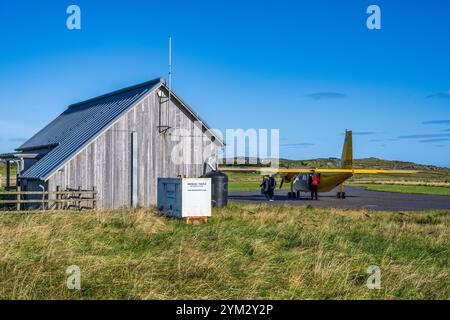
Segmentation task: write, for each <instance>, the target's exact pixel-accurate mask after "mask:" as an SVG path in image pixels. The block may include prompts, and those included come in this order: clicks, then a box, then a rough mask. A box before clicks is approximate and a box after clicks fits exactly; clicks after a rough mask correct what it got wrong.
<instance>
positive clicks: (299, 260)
mask: <svg viewBox="0 0 450 320" xmlns="http://www.w3.org/2000/svg"><path fill="white" fill-rule="evenodd" d="M0 234H1V237H0V298H2V299H88V298H93V299H113V298H120V299H181V298H184V299H262V298H273V299H310V298H317V299H371V298H373V299H413V298H418V299H450V293H449V290H448V288H449V286H450V283H449V282H450V269H449V264H450V212H417V213H408V212H407V213H381V212H372V211H346V210H335V209H333V210H331V209H327V210H323V209H314V208H308V207H281V206H280V207H279V206H276V207H269V206H261V205H258V206H257V205H241V204H235V203H231V204H230V206H229V208H227V209H222V210H214V212H213V217H212V218H211V219H210V220H209V222H208V223H206V224H202V225H195V226H192V225H186V224H184V223H183V222H181V221H178V220H173V219H166V218H162V217H158V216H156V215H155V213H154V211H153V210H143V209H141V210H138V211H134V212H129V211H123V212H119V211H117V212H90V211H84V212H52V213H49V212H35V213H0ZM70 265H77V266H79V267H80V269H81V290H80V291H69V290H68V289H67V288H66V277H67V276H66V268H67V267H68V266H70ZM369 265H378V266H379V267H380V268H381V287H382V289H380V290H369V289H368V288H367V287H366V281H367V278H368V276H369V275H368V274H367V273H366V270H367V267H368V266H369Z"/></svg>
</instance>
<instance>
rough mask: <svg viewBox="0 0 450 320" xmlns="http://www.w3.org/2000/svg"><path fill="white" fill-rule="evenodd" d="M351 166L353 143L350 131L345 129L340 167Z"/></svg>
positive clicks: (349, 167) (347, 167) (346, 167)
mask: <svg viewBox="0 0 450 320" xmlns="http://www.w3.org/2000/svg"><path fill="white" fill-rule="evenodd" d="M352 167H353V143H352V131H350V130H345V141H344V147H343V149H342V157H341V168H342V169H351V168H352Z"/></svg>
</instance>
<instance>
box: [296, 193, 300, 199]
mask: <svg viewBox="0 0 450 320" xmlns="http://www.w3.org/2000/svg"><path fill="white" fill-rule="evenodd" d="M297 199H300V191H297Z"/></svg>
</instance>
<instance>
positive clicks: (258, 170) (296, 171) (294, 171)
mask: <svg viewBox="0 0 450 320" xmlns="http://www.w3.org/2000/svg"><path fill="white" fill-rule="evenodd" d="M220 171H229V172H255V173H265V174H276V173H291V174H299V173H313V172H318V173H352V174H416V173H419V171H416V170H384V169H322V168H317V169H307V168H303V169H302V168H300V169H284V168H278V169H277V168H269V167H268V168H236V167H230V168H227V167H221V168H220Z"/></svg>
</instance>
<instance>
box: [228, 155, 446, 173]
mask: <svg viewBox="0 0 450 320" xmlns="http://www.w3.org/2000/svg"><path fill="white" fill-rule="evenodd" d="M238 160H239V162H240V163H242V164H237V163H238ZM270 161H271V160H270V159H264V160H261V159H259V158H249V157H245V158H244V157H239V158H234V159H232V158H227V159H223V166H230V165H231V166H261V167H264V166H270ZM233 163H234V164H233ZM353 163H354V168H358V169H365V168H372V169H402V170H420V171H448V172H449V173H450V168H444V167H438V166H433V165H425V164H417V163H414V162H408V161H397V160H383V159H379V158H374V157H372V158H363V159H355V160H354V161H353ZM339 165H340V159H338V158H317V159H307V160H289V159H280V167H282V168H338V167H339Z"/></svg>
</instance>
